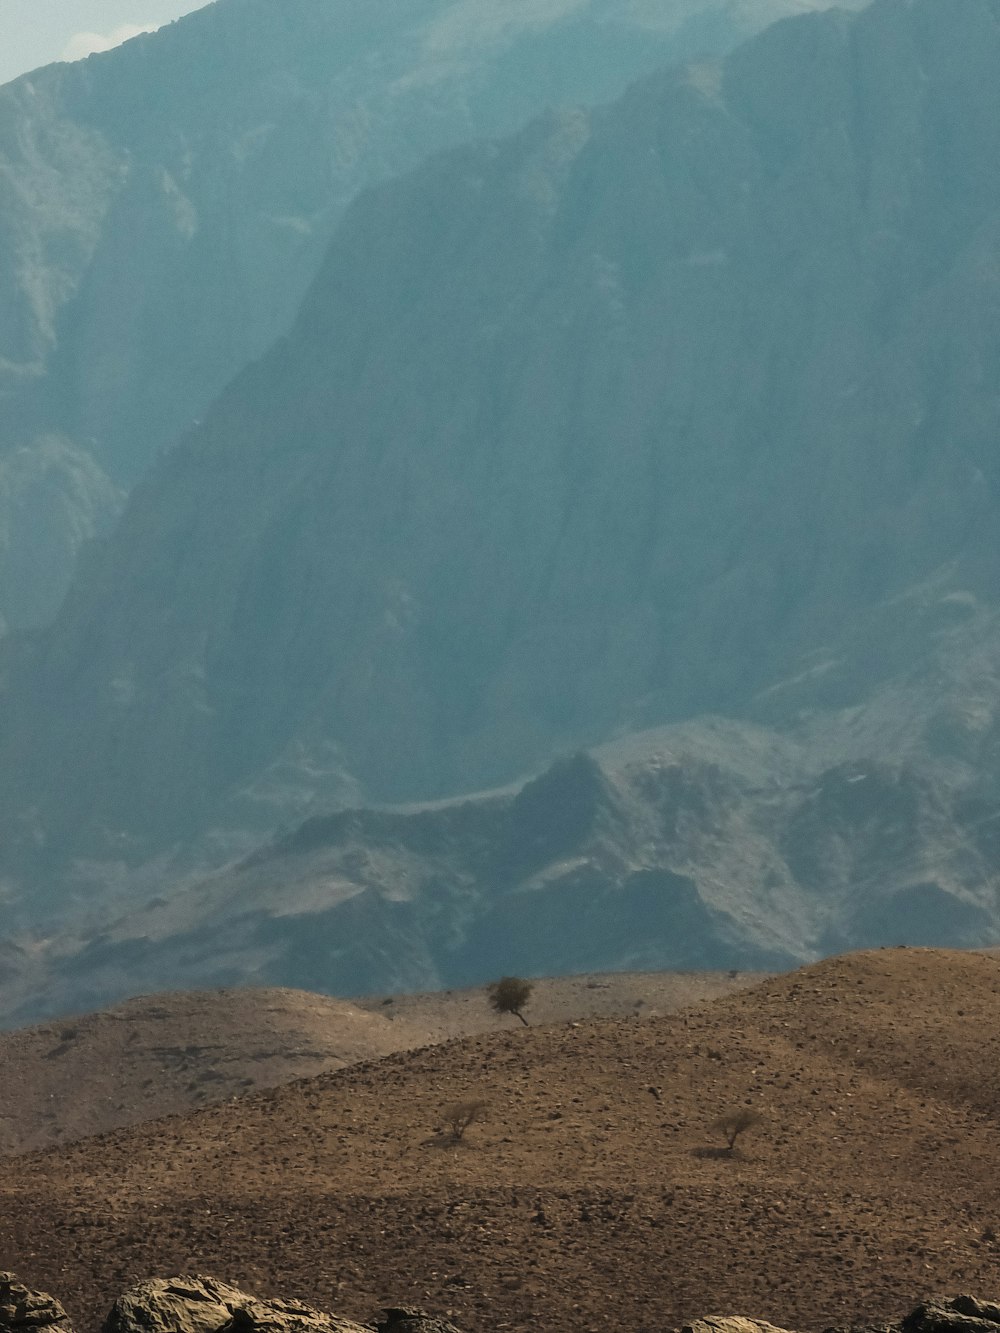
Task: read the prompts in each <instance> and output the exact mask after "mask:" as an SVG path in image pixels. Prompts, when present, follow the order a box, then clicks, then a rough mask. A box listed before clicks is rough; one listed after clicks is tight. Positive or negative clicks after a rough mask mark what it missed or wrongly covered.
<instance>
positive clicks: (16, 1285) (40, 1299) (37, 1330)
mask: <svg viewBox="0 0 1000 1333" xmlns="http://www.w3.org/2000/svg"><path fill="white" fill-rule="evenodd" d="M29 1331H30V1333H72V1325H71V1324H70V1322H69V1316H68V1315H67V1314H66V1311H65V1310H64V1309H63V1307H62V1306H61V1305H60V1303H59V1302H58V1301H57V1300H56V1299H55V1297H54V1296H50V1295H49V1294H48V1292H46V1291H32V1290H31V1288H30V1287H26V1286H25V1285H24V1283H23V1282H18V1280H17V1278H16V1277H15V1276H14V1274H13V1273H0V1333H29Z"/></svg>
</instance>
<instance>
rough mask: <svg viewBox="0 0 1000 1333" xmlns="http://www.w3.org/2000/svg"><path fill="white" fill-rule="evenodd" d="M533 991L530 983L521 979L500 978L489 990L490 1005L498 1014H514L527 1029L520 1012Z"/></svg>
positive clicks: (525, 1021) (526, 1022)
mask: <svg viewBox="0 0 1000 1333" xmlns="http://www.w3.org/2000/svg"><path fill="white" fill-rule="evenodd" d="M533 990H534V986H532V984H531V982H530V981H525V980H524V978H523V977H501V978H500V980H499V981H494V983H493V985H492V986H491V987H490V988H489V992H488V994H489V997H490V1004H491V1005H492V1006H493V1008H494V1009H495V1010H496V1011H497V1013H498V1014H514V1015H515V1016H516V1017H517V1018H519V1019H520V1020H521V1022H522V1023H523V1024H524V1026H525V1027H528V1026H529V1023H528V1020H527V1019H526V1018H525V1016H524V1013H523V1012H522V1011H523V1009H524V1006H525V1005H526V1004H527V1003H528V1001H529V1000H530V999H531V992H532V991H533Z"/></svg>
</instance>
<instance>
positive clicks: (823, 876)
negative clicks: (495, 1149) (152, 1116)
mask: <svg viewBox="0 0 1000 1333" xmlns="http://www.w3.org/2000/svg"><path fill="white" fill-rule="evenodd" d="M598 754H599V756H600V760H599V759H598V757H597V756H595V755H587V754H578V755H576V756H573V757H572V758H569V759H566V760H563V761H560V762H558V763H556V764H555V765H554V766H553V767H552V768H551V769H549V770H548V771H547V772H545V773H544V774H542V775H541V776H540V777H538V778H536V779H534V780H533V781H531V782H529V783H527V784H526V785H525V786H523V787H522V788H520V789H519V790H516V791H512V792H502V793H495V794H491V795H484V796H481V797H477V798H473V799H458V800H454V801H450V802H441V803H438V804H436V805H431V806H428V807H423V808H415V809H356V810H347V811H344V812H342V813H339V814H333V815H327V816H322V817H316V818H313V819H311V820H309V821H307V822H306V823H305V824H303V825H302V826H301V827H300V828H299V829H298V830H297V831H295V832H294V833H292V834H289V835H287V836H285V837H283V838H279V839H277V840H276V841H275V842H274V843H273V845H271V846H270V847H267V848H264V849H262V850H260V851H258V852H257V853H255V854H254V855H252V856H250V857H249V858H247V859H246V860H245V861H244V862H242V863H239V864H236V865H234V866H232V867H229V868H227V869H225V870H223V871H221V872H219V873H217V874H215V875H213V876H211V877H208V878H203V879H200V880H199V879H197V878H196V879H195V880H194V882H193V883H191V884H190V885H189V886H187V887H186V888H183V889H182V888H179V887H175V888H174V889H173V890H172V891H170V892H167V893H165V894H164V895H163V896H160V897H157V898H155V899H154V900H153V901H152V902H149V903H147V904H145V905H143V906H139V907H136V906H134V905H133V906H131V907H120V908H119V909H118V913H117V914H116V913H115V912H113V911H111V910H110V909H106V910H105V913H104V918H103V920H100V919H98V920H97V921H95V920H94V919H93V917H92V918H91V920H90V922H89V923H88V925H87V926H86V928H83V929H80V928H77V929H73V928H72V927H69V928H67V927H66V925H65V924H64V926H63V928H62V929H61V930H56V931H52V930H49V931H47V932H46V935H45V938H44V939H43V940H40V941H37V942H36V943H35V944H34V945H33V947H31V948H30V949H29V950H28V951H27V952H26V953H25V955H24V956H23V957H22V958H21V959H20V960H17V959H12V960H11V961H10V962H9V963H8V966H7V968H6V969H5V972H4V974H3V975H2V976H0V1016H2V1019H3V1021H4V1022H6V1023H7V1024H11V1023H15V1022H25V1021H28V1020H29V1019H31V1018H35V1017H37V1016H39V1015H41V1014H51V1013H59V1012H66V1011H70V1010H74V1009H80V1008H85V1007H91V1006H94V1005H97V1004H104V1003H108V1002H110V1001H112V1000H114V999H117V998H119V997H120V996H125V995H131V994H135V993H136V992H137V991H141V990H146V989H149V988H150V987H155V988H161V987H166V986H184V987H202V986H212V985H231V984H237V983H241V982H242V983H246V982H252V983H254V984H257V985H260V984H265V985H279V986H296V987H304V988H307V989H310V990H316V991H321V992H328V993H333V994H335V995H352V994H359V993H362V994H364V993H368V994H370V993H372V992H376V993H379V992H390V993H399V992H404V993H405V992H407V991H414V990H429V989H440V988H443V987H455V986H469V985H475V984H479V985H483V984H484V983H486V982H489V981H490V980H492V979H495V978H496V977H498V976H501V975H504V974H509V973H511V972H513V973H516V974H520V975H527V976H540V975H545V974H548V973H555V974H556V975H560V976H568V975H571V974H574V973H579V972H584V971H589V972H594V971H612V972H622V973H629V974H631V973H633V972H635V971H636V969H671V968H685V969H691V968H697V969H706V968H709V969H719V970H722V971H723V972H728V973H731V974H732V978H734V979H735V978H737V977H738V976H744V975H745V973H746V970H747V969H757V970H760V969H774V968H784V967H788V966H789V965H792V964H794V963H796V962H799V961H801V960H803V959H809V958H815V957H816V956H818V955H822V954H828V953H833V952H836V951H838V950H840V949H843V948H845V947H852V946H858V945H861V946H871V945H886V944H910V945H929V944H947V945H951V946H982V945H985V944H990V943H992V942H994V941H996V940H997V939H998V938H1000V899H998V895H997V891H996V883H995V875H994V869H993V868H994V865H995V855H996V846H995V841H996V827H997V818H996V804H995V802H992V803H991V802H988V801H987V800H986V799H985V798H984V797H982V796H980V797H979V799H976V798H975V795H974V792H975V788H974V785H973V784H972V783H971V781H970V779H969V777H968V775H967V774H964V773H962V771H961V768H960V766H957V765H956V764H955V761H954V759H945V760H943V761H940V762H938V763H937V764H936V765H935V764H931V763H929V762H928V761H927V760H926V758H923V759H922V760H913V759H910V760H907V759H905V758H901V757H899V756H898V755H897V756H896V757H895V758H884V759H881V760H880V759H876V758H874V757H869V758H868V759H866V760H863V761H862V760H858V759H856V758H855V759H849V760H841V761H837V760H836V759H835V758H833V757H832V756H827V761H826V762H824V761H823V760H822V758H821V756H822V749H821V748H820V746H819V744H818V738H812V739H811V740H803V741H800V743H799V744H795V743H793V742H792V741H790V740H785V741H784V743H783V744H779V743H777V740H776V738H775V737H774V736H773V734H771V733H769V732H766V731H762V730H758V729H755V728H752V727H747V726H744V727H743V728H740V727H738V726H736V725H735V724H732V723H729V724H725V723H721V722H715V723H714V725H711V724H710V723H709V722H708V721H702V722H700V723H698V724H693V725H691V726H689V727H687V728H685V727H676V728H664V729H662V730H661V731H658V732H655V733H652V734H650V735H648V736H645V737H639V736H633V737H630V738H629V740H628V741H627V743H626V742H619V743H618V744H617V745H611V746H609V747H606V749H605V750H604V751H599V752H598ZM546 984H555V983H546ZM734 984H735V980H734ZM480 1002H481V1001H480ZM535 1008H536V1007H535V1006H534V1005H533V1006H532V1009H533V1014H534V1011H535ZM382 1012H383V1013H388V1012H392V1013H396V1012H407V1011H398V1010H396V1009H395V1008H393V1009H391V1010H382ZM543 1021H544V1020H543ZM463 1030H468V1029H463Z"/></svg>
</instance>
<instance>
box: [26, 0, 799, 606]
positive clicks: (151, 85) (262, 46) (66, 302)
mask: <svg viewBox="0 0 1000 1333" xmlns="http://www.w3.org/2000/svg"><path fill="white" fill-rule="evenodd" d="M812 3H813V0H805V7H806V8H809V7H812ZM803 7H804V6H803V0H756V2H755V3H746V2H744V3H739V2H738V0H721V2H720V0H661V2H660V3H652V2H651V0H516V3H510V0H507V2H506V3H504V4H503V6H502V7H501V8H500V9H498V8H497V6H496V5H495V4H493V3H487V0H407V3H401V2H400V0H385V2H383V3H380V4H379V5H378V6H377V7H373V6H371V5H366V4H362V3H359V2H358V0H217V3H215V4H212V5H209V6H208V7H207V8H205V9H204V10H200V11H198V12H197V13H194V14H191V15H189V16H188V17H187V18H184V19H182V20H179V21H178V22H176V23H173V24H170V25H169V26H168V27H166V28H164V29H162V30H161V31H159V32H157V33H155V34H148V35H144V36H141V37H138V38H136V39H135V40H134V41H131V42H129V43H127V44H126V45H125V46H124V47H121V48H119V49H117V50H115V51H112V52H109V53H106V54H103V55H100V56H95V57H92V58H90V59H89V60H87V61H85V62H82V63H77V64H72V65H53V66H50V67H47V68H45V69H42V70H38V71H36V72H35V73H33V74H30V75H27V76H25V77H23V78H20V79H18V80H15V81H14V82H13V83H10V84H8V85H6V86H5V87H4V88H2V89H0V180H2V182H3V185H2V188H0V292H2V293H3V300H2V303H0V621H2V622H6V623H7V624H8V625H10V626H13V627H35V626H38V625H40V624H44V623H45V622H47V621H48V620H50V619H51V618H52V616H53V614H54V612H55V610H56V607H57V606H58V603H59V600H60V599H61V597H62V595H63V593H64V591H65V588H66V585H67V582H68V581H69V579H70V577H71V574H72V571H73V568H74V565H75V560H76V557H77V553H78V552H79V550H80V549H81V546H82V545H83V544H84V543H85V542H86V541H87V540H88V539H89V538H90V537H92V536H93V535H94V534H95V533H97V532H101V531H104V530H105V529H106V528H107V527H108V525H109V523H110V522H111V521H112V519H113V516H114V515H115V513H116V512H117V510H118V509H119V507H120V503H121V488H122V487H126V488H127V487H129V486H131V485H132V484H134V482H135V481H136V480H137V479H138V478H139V477H141V476H142V475H143V474H144V472H145V470H146V468H147V466H148V465H149V463H150V462H151V460H152V459H154V458H155V457H156V455H157V453H158V452H159V451H160V450H161V449H163V448H165V447H166V446H168V445H170V444H171V443H173V441H174V440H175V438H176V437H177V436H178V435H180V434H182V433H184V432H186V431H187V430H188V429H190V428H191V425H192V423H193V422H194V421H195V420H196V419H197V418H199V417H200V416H201V415H202V413H203V412H204V411H205V409H206V408H207V407H208V405H209V403H210V402H211V400H212V399H213V398H214V397H215V396H216V394H217V393H219V391H220V390H221V389H222V388H223V386H224V385H225V384H226V382H227V381H228V380H229V379H230V378H231V377H232V376H233V375H234V374H236V373H237V372H238V371H239V370H240V369H241V368H242V367H243V366H244V365H245V364H246V363H247V362H248V361H251V360H253V359H254V358H256V357H258V356H260V355H261V354H262V353H263V352H264V351H265V350H266V349H267V347H268V346H269V345H270V343H271V342H273V340H274V339H275V338H276V337H278V336H279V335H281V334H284V333H285V332H286V331H287V329H288V327H289V325H290V324H291V322H292V320H293V318H294V316H295V313H296V311H297V309H298V306H299V303H300V301H301V299H302V296H303V294H304V292H305V290H306V288H307V286H308V284H309V282H310V281H311V280H312V278H313V276H314V274H315V272H316V269H317V267H318V266H319V262H320V259H321V257H322V255H323V252H324V250H325V249H326V246H327V244H328V242H329V239H330V236H331V233H332V231H333V229H334V227H335V225H336V223H337V222H338V220H339V218H340V217H341V215H342V213H343V211H344V209H345V207H346V206H347V204H348V203H349V201H350V200H351V199H352V198H353V197H354V196H355V195H356V194H357V192H358V191H359V190H360V189H361V188H362V187H364V186H366V185H368V184H370V183H372V182H374V181H380V180H384V179H386V178H387V177H389V176H391V175H393V174H395V173H398V172H400V171H403V170H406V169H408V168H411V167H413V166H415V165H416V164H417V163H418V162H419V161H420V160H421V159H422V158H423V157H425V156H426V155H427V154H428V153H431V152H433V151H435V150H437V149H440V148H443V147H446V146H448V145H452V144H456V143H459V142H460V141H462V140H464V139H467V138H471V137H476V136H483V135H492V134H498V133H501V132H507V131H510V130H513V129H514V128H516V127H517V126H518V125H520V124H521V123H522V122H523V121H524V120H526V119H527V118H528V117H529V116H531V115H534V114H536V113H537V112H538V111H540V110H541V109H542V108H543V107H544V106H546V105H559V104H563V103H576V102H586V103H593V102H599V101H602V100H605V99H607V98H610V97H612V96H615V95H617V94H618V93H619V92H621V90H622V89H623V88H624V87H625V85H626V84H627V83H628V82H629V81H630V80H632V79H634V78H635V77H637V76H638V75H639V74H642V73H644V72H647V71H649V70H651V69H653V68H655V67H656V66H657V65H659V64H661V63H663V62H666V61H670V60H678V59H681V58H686V57H688V56H690V55H692V54H695V53H697V52H699V51H706V52H720V51H723V50H726V49H728V48H729V47H731V46H733V45H735V44H736V42H738V41H739V40H740V39H741V38H742V37H743V36H745V35H747V34H748V33H749V32H752V31H755V30H756V29H758V28H760V27H762V26H764V25H765V24H766V23H767V22H769V21H770V20H771V19H773V18H776V17H779V16H780V15H782V14H787V13H790V12H795V11H797V10H799V9H801V8H803ZM0 631H2V624H0Z"/></svg>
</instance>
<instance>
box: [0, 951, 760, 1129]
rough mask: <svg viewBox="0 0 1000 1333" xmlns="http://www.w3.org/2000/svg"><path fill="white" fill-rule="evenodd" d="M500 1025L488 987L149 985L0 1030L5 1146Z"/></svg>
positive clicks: (725, 978) (603, 989)
mask: <svg viewBox="0 0 1000 1333" xmlns="http://www.w3.org/2000/svg"><path fill="white" fill-rule="evenodd" d="M757 979H759V978H758V977H756V976H755V974H753V973H746V972H744V973H739V974H738V975H736V976H733V975H731V974H729V973H725V972H647V973H642V972H635V973H608V974H593V975H587V976H580V977H559V978H547V979H545V980H542V981H538V982H535V983H534V990H533V993H532V998H531V1003H530V1005H529V1009H528V1012H529V1015H530V1016H531V1018H532V1020H533V1021H536V1022H556V1021H560V1020H567V1019H571V1018H573V1019H576V1018H582V1017H587V1016H596V1015H605V1016H612V1015H614V1016H617V1015H625V1014H630V1013H647V1014H655V1013H666V1012H670V1011H672V1010H675V1009H679V1008H681V1007H682V1006H683V1005H690V1004H694V1003H696V1002H698V1001H701V1000H706V999H711V998H712V997H714V996H715V995H720V994H725V993H727V992H729V991H733V990H736V989H739V988H741V987H745V986H748V985H751V984H753V982H754V981H755V980H757ZM508 1021H509V1020H508ZM500 1025H501V1021H500V1020H498V1018H497V1015H496V1014H495V1013H494V1012H493V1010H492V1009H491V1008H490V1005H489V1003H488V1001H487V997H486V989H485V987H478V988H476V989H472V990H449V991H441V992H436V993H435V992H429V993H427V994H422V995H401V996H391V997H376V998H374V999H365V1000H355V1001H350V1002H348V1001H346V1000H338V999H331V998H329V997H328V996H325V995H313V994H311V993H309V992H307V991H298V990H281V989H263V988H261V989H249V988H245V989H232V990H213V991H188V992H182V993H171V994H161V995H150V996H142V997H140V998H138V999H134V1000H128V1001H126V1002H124V1003H122V1004H118V1005H115V1006H114V1007H112V1008H109V1009H104V1010H101V1011H100V1012H98V1013H94V1014H87V1015H85V1016H83V1017H74V1018H66V1019H62V1020H60V1021H57V1022H48V1023H42V1024H38V1025H36V1026H34V1027H31V1028H25V1029H23V1030H21V1031H18V1032H5V1033H0V1069H2V1070H3V1078H2V1079H0V1152H2V1153H5V1154H12V1153H18V1152H26V1151H30V1150H31V1149H34V1148H42V1147H46V1146H48V1145H50V1144H53V1143H69V1142H71V1141H72V1140H73V1139H78V1138H82V1137H83V1136H84V1135H88V1134H100V1133H104V1132H105V1131H107V1130H109V1129H117V1128H120V1127H122V1126H125V1125H134V1124H138V1123H140V1122H141V1121H143V1120H152V1119H155V1118H156V1117H159V1116H163V1115H170V1114H175V1113H177V1112H183V1111H189V1110H192V1109H194V1108H196V1107H200V1106H206V1105H208V1104H210V1103H212V1102H220V1101H230V1100H231V1099H232V1098H233V1097H237V1096H245V1095H246V1094H247V1093H248V1092H252V1091H255V1090H256V1089H258V1088H269V1087H274V1086H276V1085H277V1084H279V1083H288V1082H290V1081H291V1080H293V1079H297V1078H304V1077H308V1076H310V1075H314V1074H321V1073H324V1072H326V1071H328V1070H331V1069H341V1068H343V1066H344V1065H348V1064H355V1063H357V1062H358V1061H362V1060H374V1059H377V1058H378V1057H380V1056H383V1055H388V1054H389V1053H390V1052H392V1051H400V1050H412V1049H413V1048H414V1047H418V1046H428V1045H431V1044H433V1043H437V1042H442V1041H450V1040H452V1039H453V1038H455V1037H462V1036H469V1035H471V1034H473V1033H477V1032H486V1031H491V1030H495V1029H496V1028H497V1027H498V1026H500Z"/></svg>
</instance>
